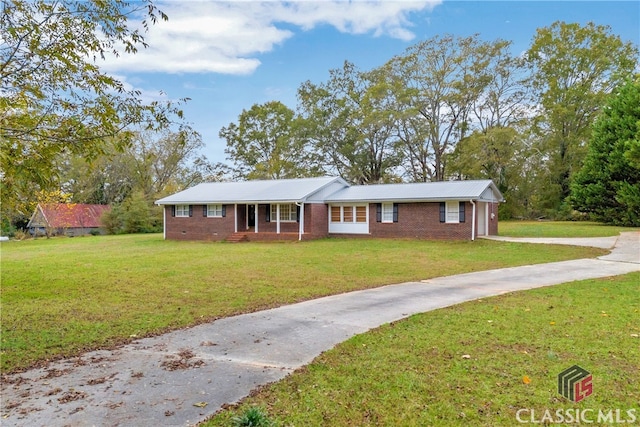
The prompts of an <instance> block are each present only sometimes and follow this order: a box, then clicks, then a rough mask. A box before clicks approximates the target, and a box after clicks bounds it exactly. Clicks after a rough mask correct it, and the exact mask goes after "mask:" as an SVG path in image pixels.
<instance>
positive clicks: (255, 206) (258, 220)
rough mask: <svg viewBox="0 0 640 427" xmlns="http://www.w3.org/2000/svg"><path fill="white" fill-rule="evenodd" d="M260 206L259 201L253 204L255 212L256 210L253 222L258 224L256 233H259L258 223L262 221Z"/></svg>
mask: <svg viewBox="0 0 640 427" xmlns="http://www.w3.org/2000/svg"><path fill="white" fill-rule="evenodd" d="M258 207H259V205H258V204H257V203H256V204H255V205H254V206H253V212H254V214H253V216H254V217H255V220H254V221H253V222H254V223H255V225H256V227H255V228H256V230H255V231H256V234H258V223H259V222H260V219H259V215H258V214H259V213H260V212H259V211H260V209H258Z"/></svg>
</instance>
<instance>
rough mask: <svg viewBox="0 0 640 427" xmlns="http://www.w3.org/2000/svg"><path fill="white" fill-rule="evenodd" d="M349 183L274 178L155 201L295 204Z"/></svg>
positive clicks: (203, 187)
mask: <svg viewBox="0 0 640 427" xmlns="http://www.w3.org/2000/svg"><path fill="white" fill-rule="evenodd" d="M336 182H337V183H341V184H342V185H343V186H345V187H347V186H348V184H347V183H346V181H344V180H343V179H342V178H339V177H326V176H325V177H320V178H299V179H274V180H264V181H241V182H209V183H203V184H198V185H196V186H194V187H191V188H187V189H186V190H184V191H180V192H179V193H175V194H172V195H171V196H167V197H165V198H163V199H160V200H157V201H156V204H157V205H175V204H194V205H195V204H206V203H270V202H298V201H304V200H305V199H306V198H307V197H309V196H311V195H313V194H314V193H316V192H318V191H319V190H322V189H323V188H324V187H326V186H328V185H330V184H332V183H336Z"/></svg>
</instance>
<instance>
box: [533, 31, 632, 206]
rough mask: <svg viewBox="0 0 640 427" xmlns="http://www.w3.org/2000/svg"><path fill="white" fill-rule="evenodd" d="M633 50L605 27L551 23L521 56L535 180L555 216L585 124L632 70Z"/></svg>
mask: <svg viewBox="0 0 640 427" xmlns="http://www.w3.org/2000/svg"><path fill="white" fill-rule="evenodd" d="M637 58H638V49H637V47H636V46H634V45H633V44H631V43H629V42H627V43H625V42H623V41H622V40H621V39H620V37H618V36H616V35H614V34H611V29H610V28H609V27H606V26H602V25H595V24H593V23H589V24H587V25H585V26H581V25H579V24H575V23H574V24H568V23H565V22H555V23H553V24H552V25H551V26H549V27H546V28H540V29H538V31H537V33H536V36H535V37H534V40H533V43H532V45H531V47H530V48H529V50H528V51H527V53H526V59H527V61H528V63H529V66H530V68H531V71H532V74H531V76H530V80H529V83H530V87H531V90H532V91H533V95H534V99H533V101H534V105H535V104H538V105H539V106H540V109H539V112H538V115H537V117H536V118H535V122H534V128H533V131H534V133H535V134H536V135H537V140H538V141H537V144H536V146H535V148H536V149H537V150H538V151H540V152H541V153H542V154H543V156H544V157H543V158H544V159H545V165H544V166H545V167H544V168H543V170H541V173H540V176H539V178H538V188H539V189H540V190H541V193H540V200H541V202H542V208H545V209H548V211H549V212H550V213H554V212H557V211H558V210H560V209H561V205H562V203H563V202H564V200H565V199H566V197H567V196H568V195H569V193H570V183H571V180H572V178H573V174H574V173H575V172H577V171H578V169H579V168H580V165H581V164H582V161H583V159H584V156H585V154H586V151H587V146H588V140H589V137H590V134H591V126H592V124H593V123H594V121H595V119H596V117H597V115H598V114H599V113H600V111H601V110H602V107H603V106H604V105H605V103H606V100H607V97H608V96H609V94H610V92H611V91H612V90H613V89H614V88H615V87H616V86H618V85H619V84H621V83H622V82H623V81H624V80H625V79H627V78H628V77H629V76H630V75H631V74H632V73H633V70H634V68H635V67H636V66H637Z"/></svg>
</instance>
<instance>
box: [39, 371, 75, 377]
mask: <svg viewBox="0 0 640 427" xmlns="http://www.w3.org/2000/svg"><path fill="white" fill-rule="evenodd" d="M69 372H71V369H47V375H45V376H43V377H40V378H39V379H40V380H49V379H51V378H58V377H61V376H63V375H67V374H68V373H69Z"/></svg>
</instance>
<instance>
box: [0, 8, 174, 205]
mask: <svg viewBox="0 0 640 427" xmlns="http://www.w3.org/2000/svg"><path fill="white" fill-rule="evenodd" d="M0 7H1V8H2V17H1V18H0V31H1V36H2V44H1V45H0V82H1V87H0V174H1V176H2V188H1V196H2V200H3V204H2V213H3V215H7V214H9V215H11V214H12V213H14V214H15V212H11V211H20V210H21V206H20V205H21V199H20V196H21V195H23V194H26V193H28V192H29V191H32V189H33V188H34V187H36V188H42V189H45V190H46V189H49V188H51V187H56V184H57V183H56V179H57V171H58V169H57V165H56V163H57V161H58V160H59V159H58V156H59V155H60V154H61V153H65V152H66V153H73V154H77V155H80V156H84V157H95V156H96V155H98V154H99V153H100V152H101V151H102V150H103V148H104V145H103V141H104V139H105V138H108V137H113V136H115V135H118V134H120V135H121V137H120V138H119V139H118V141H121V142H122V143H123V144H126V143H127V142H128V140H127V133H126V132H124V131H125V130H127V129H128V128H129V126H130V125H132V124H136V125H138V126H143V127H148V128H159V127H164V126H168V125H169V124H170V123H171V122H172V121H174V120H175V119H177V120H178V121H180V119H181V117H182V111H181V110H180V109H179V108H178V105H177V104H175V103H159V102H154V103H151V104H145V103H144V102H143V101H142V100H141V99H140V98H141V97H140V93H139V92H138V91H135V90H129V89H127V88H126V86H125V85H124V84H123V83H122V82H120V81H118V80H117V79H116V78H114V77H113V76H111V75H108V74H106V73H104V72H101V71H100V68H99V61H100V59H101V58H104V57H105V56H106V55H116V56H117V55H120V54H125V53H126V54H133V53H135V52H136V50H137V49H138V48H141V47H142V48H143V47H145V46H146V43H145V40H144V37H143V34H142V33H141V31H139V30H138V29H136V28H134V26H131V25H130V19H136V20H137V19H140V20H142V22H143V24H144V27H145V28H146V27H147V26H148V25H150V24H153V23H155V22H156V21H157V19H163V20H166V19H167V17H166V15H165V14H164V13H162V12H161V11H160V10H158V9H157V7H156V6H155V5H154V4H153V2H152V0H143V1H140V2H131V3H130V2H127V1H123V0H112V1H101V0H86V1H72V0H58V1H47V0H7V1H3V2H2V5H1V6H0ZM178 104H179V103H178Z"/></svg>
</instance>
